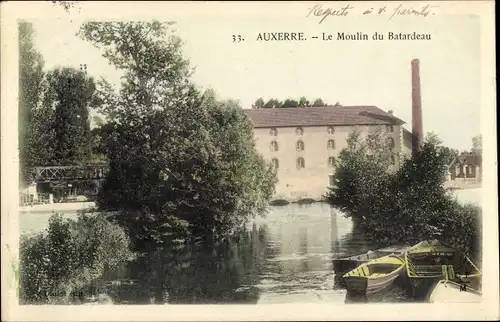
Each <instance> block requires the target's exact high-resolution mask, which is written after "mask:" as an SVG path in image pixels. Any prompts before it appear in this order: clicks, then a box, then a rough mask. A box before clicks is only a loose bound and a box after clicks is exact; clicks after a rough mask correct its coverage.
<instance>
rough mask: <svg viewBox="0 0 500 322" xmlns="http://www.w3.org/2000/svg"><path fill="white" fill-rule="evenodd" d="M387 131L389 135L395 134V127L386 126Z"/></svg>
mask: <svg viewBox="0 0 500 322" xmlns="http://www.w3.org/2000/svg"><path fill="white" fill-rule="evenodd" d="M385 130H386V131H387V132H389V133H392V132H394V127H393V126H392V125H386V126H385Z"/></svg>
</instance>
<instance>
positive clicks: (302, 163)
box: [297, 158, 306, 169]
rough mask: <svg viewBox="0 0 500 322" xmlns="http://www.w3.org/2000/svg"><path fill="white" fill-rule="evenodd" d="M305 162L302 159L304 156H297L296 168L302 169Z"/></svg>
mask: <svg viewBox="0 0 500 322" xmlns="http://www.w3.org/2000/svg"><path fill="white" fill-rule="evenodd" d="M305 166H306V162H305V161H304V158H297V169H302V168H305Z"/></svg>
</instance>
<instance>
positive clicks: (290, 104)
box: [281, 98, 299, 107]
mask: <svg viewBox="0 0 500 322" xmlns="http://www.w3.org/2000/svg"><path fill="white" fill-rule="evenodd" d="M298 106H299V102H297V101H296V100H293V99H290V98H289V99H286V100H285V102H283V104H282V106H281V107H298Z"/></svg>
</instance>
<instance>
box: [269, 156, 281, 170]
mask: <svg viewBox="0 0 500 322" xmlns="http://www.w3.org/2000/svg"><path fill="white" fill-rule="evenodd" d="M271 164H272V166H273V168H275V169H278V168H279V167H280V162H279V161H278V159H276V158H273V159H272V160H271Z"/></svg>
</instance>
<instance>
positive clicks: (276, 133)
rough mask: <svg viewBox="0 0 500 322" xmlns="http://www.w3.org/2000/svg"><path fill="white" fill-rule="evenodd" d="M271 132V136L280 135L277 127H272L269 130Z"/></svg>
mask: <svg viewBox="0 0 500 322" xmlns="http://www.w3.org/2000/svg"><path fill="white" fill-rule="evenodd" d="M269 134H270V135H271V136H277V135H278V130H277V129H275V128H272V129H271V130H270V131H269Z"/></svg>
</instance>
